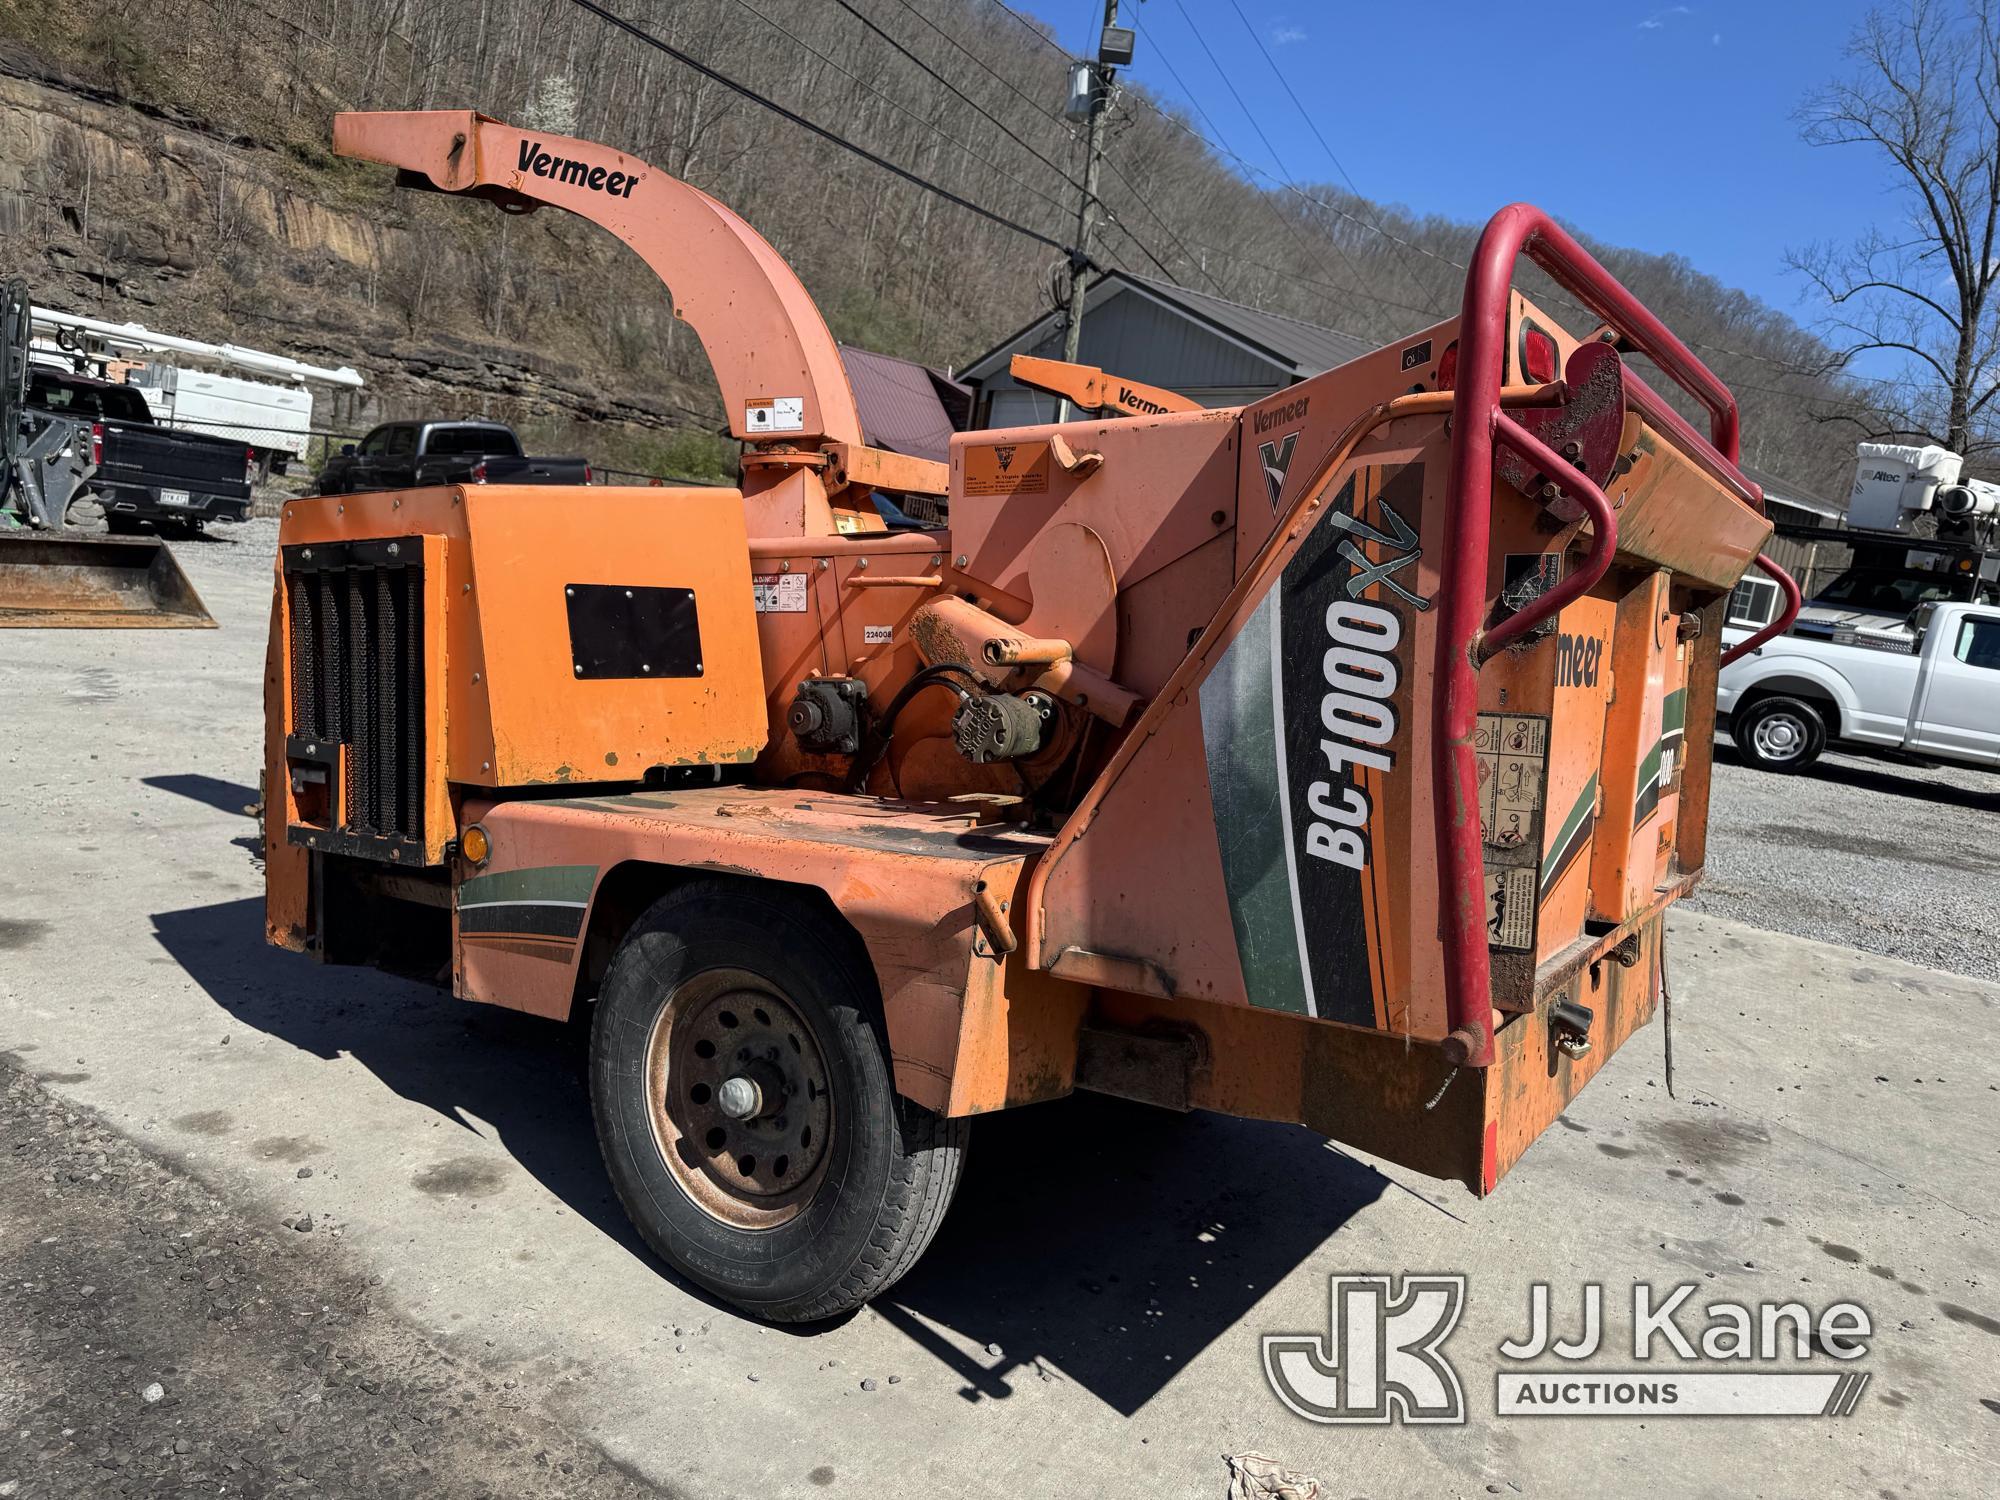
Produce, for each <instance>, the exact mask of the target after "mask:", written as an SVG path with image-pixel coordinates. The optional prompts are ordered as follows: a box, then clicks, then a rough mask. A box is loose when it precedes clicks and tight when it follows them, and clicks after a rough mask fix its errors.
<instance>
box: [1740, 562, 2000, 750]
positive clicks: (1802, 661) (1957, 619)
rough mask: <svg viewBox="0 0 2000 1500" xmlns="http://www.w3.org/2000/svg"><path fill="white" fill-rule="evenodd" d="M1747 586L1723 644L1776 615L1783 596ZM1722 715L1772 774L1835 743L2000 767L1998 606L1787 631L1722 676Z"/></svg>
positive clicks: (1946, 608) (1953, 607) (1941, 607)
mask: <svg viewBox="0 0 2000 1500" xmlns="http://www.w3.org/2000/svg"><path fill="white" fill-rule="evenodd" d="M1746 584H1749V585H1750V586H1747V587H1742V588H1739V589H1738V591H1737V593H1736V594H1735V595H1734V596H1732V597H1731V599H1730V605H1729V619H1728V624H1727V627H1726V628H1725V630H1724V632H1723V641H1724V643H1725V644H1726V645H1733V644H1735V642H1737V641H1739V640H1742V639H1743V638H1744V637H1745V636H1748V635H1750V634H1752V633H1753V632H1754V631H1755V630H1756V629H1758V628H1759V627H1760V626H1762V625H1763V624H1765V623H1766V622H1768V621H1769V620H1771V619H1772V618H1774V614H1775V608H1776V601H1775V592H1776V591H1775V590H1772V595H1773V597H1772V598H1771V599H1768V600H1767V599H1765V598H1764V597H1763V596H1762V593H1761V589H1763V588H1769V587H1770V586H1769V585H1757V584H1755V583H1754V582H1753V581H1750V580H1746ZM1760 615H1761V618H1759V616H1760ZM1716 709H1717V712H1718V714H1719V715H1720V716H1725V717H1726V718H1727V719H1728V722H1729V733H1730V738H1731V739H1733V740H1734V741H1735V742H1736V748H1737V751H1738V752H1739V753H1740V754H1741V755H1742V757H1743V758H1744V760H1746V761H1748V762H1749V763H1750V764H1751V765H1753V766H1761V767H1762V768H1763V769H1765V770H1767V771H1797V770H1800V769H1802V768H1804V767H1806V766H1809V765H1811V764H1812V763H1813V762H1814V761H1815V760H1817V759H1818V758H1819V754H1820V752H1821V751H1822V750H1824V749H1825V748H1826V747H1827V746H1828V745H1829V744H1836V745H1852V746H1855V747H1857V748H1862V747H1866V748H1871V749H1879V750H1893V751H1901V752H1904V753H1906V754H1909V755H1914V756H1918V757H1921V758H1923V759H1927V760H1943V761H1958V762H1961V763H1963V764H1966V765H1975V766H2000V605H1995V604H1962V603H1936V604H1924V605H1920V606H1919V607H1918V608H1917V609H1916V610H1915V611H1914V612H1912V613H1911V614H1910V616H1909V617H1908V618H1907V619H1906V620H1904V621H1900V622H1898V621H1894V620H1888V619H1882V618H1879V617H1878V618H1867V617H1861V618H1857V619H1854V620H1853V621H1852V622H1851V623H1842V624H1839V625H1837V626H1836V627H1835V628H1834V629H1833V630H1832V631H1831V633H1830V634H1829V635H1827V636H1825V637H1820V638H1815V637H1811V636H1803V635H1799V634H1797V633H1794V634H1789V635H1781V636H1779V637H1778V638H1777V639H1776V640H1773V641H1769V642H1767V643H1766V644H1764V645H1762V646H1760V647H1758V648H1757V649H1756V650H1755V651H1753V652H1751V653H1750V654H1749V655H1748V656H1745V657H1743V658H1742V659H1741V660H1739V661H1737V662H1735V663H1733V664H1732V665H1730V666H1728V667H1725V668H1724V669H1723V671H1722V676H1721V680H1720V682H1719V684H1718V688H1717V693H1716Z"/></svg>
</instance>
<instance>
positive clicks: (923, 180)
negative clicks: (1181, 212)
mask: <svg viewBox="0 0 2000 1500" xmlns="http://www.w3.org/2000/svg"><path fill="white" fill-rule="evenodd" d="M570 4H572V5H574V6H576V7H578V8H579V9H581V10H587V11H589V12H590V13H591V14H592V15H594V16H596V17H597V18H598V19H599V20H600V21H603V22H604V23H605V24H607V25H609V26H614V27H616V28H617V29H618V30H620V31H622V32H624V33H626V34H627V35H628V36H631V37H633V38H635V39H636V40H638V41H641V42H644V43H645V44H646V45H647V46H649V47H652V48H654V49H655V50H656V51H660V52H664V53H665V54H666V55H667V56H669V57H671V58H672V59H673V60H674V61H675V62H677V63H680V64H681V65H682V66H683V67H687V68H692V69H693V70H694V71H695V72H697V73H699V74H701V75H702V77H704V78H706V79H709V80H710V81H711V82H714V83H719V84H721V85H722V86H723V87H724V88H726V89H728V90H729V91H730V92H731V93H734V94H737V95H740V96H741V97H742V98H745V99H748V100H749V101H750V102H751V103H753V104H757V105H761V106H762V107H763V108H765V109H768V110H769V111H771V113H772V114H774V115H777V116H778V117H779V118H780V119H783V120H789V121H790V122H791V123H792V124H794V125H796V126H798V127H799V128H800V129H801V130H806V131H810V132H811V133H812V134H813V135H816V136H818V137H819V138H820V139H821V140H823V141H826V142H827V143H828V144H830V145H834V146H838V147H839V148H840V149H841V150H843V151H846V152H848V153H850V154H852V155H854V156H858V157H860V158H861V159H862V160H863V161H865V162H868V163H869V164H870V165H872V166H877V167H880V168H881V169H882V170H883V171H885V172H889V173H892V174H893V175H895V176H897V177H900V178H901V179H902V180H903V181H905V182H907V183H909V184H910V185H911V186H912V187H917V188H921V189H923V190H924V191H925V192H927V193H930V194H932V195H933V196H935V197H938V198H942V199H943V200H944V201H945V202H947V203H950V204H954V205H956V206H957V207H959V208H962V209H964V210H965V211H966V212H967V213H971V214H977V215H978V216H979V217H980V218H982V219H985V220H986V221H987V222H989V223H992V224H997V225H999V226H1000V227H1001V228H1002V229H1010V230H1012V231H1013V232H1014V233H1015V234H1018V235H1020V236H1022V238H1024V239H1030V240H1033V241H1035V243H1036V244H1039V245H1046V246H1048V247H1049V248H1050V249H1051V250H1059V251H1061V252H1062V253H1063V254H1064V255H1069V254H1071V253H1072V247H1071V246H1069V245H1065V244H1064V243H1063V242H1062V241H1061V240H1059V239H1056V238H1055V237H1054V236H1052V235H1046V234H1043V233H1042V232H1041V231H1040V230H1039V229H1030V228H1029V227H1028V226H1027V225H1025V224H1022V223H1019V222H1017V221H1015V220H1013V219H1010V218H1008V217H1007V216H1006V215H1005V214H1001V213H996V212H995V211H994V210H992V209H990V208H987V207H986V206H985V205H984V204H980V203H975V202H973V201H972V200H971V199H970V198H967V197H964V196H963V195H961V194H958V193H954V192H953V191H952V190H951V189H950V188H947V187H940V186H939V185H938V184H937V183H935V182H932V181H931V180H930V179H929V178H927V177H922V176H919V175H918V174H917V173H915V172H912V171H911V170H910V169H909V168H908V167H903V166H898V165H897V164H896V163H895V162H893V161H890V160H889V159H888V158H887V157H885V156H881V155H879V154H877V153H876V152H873V151H870V150H869V149H868V148H867V147H866V146H862V145H857V144H856V143H855V142H853V141H850V140H848V139H847V137H845V136H843V135H840V134H839V133H838V132H836V131H833V130H829V129H828V128H827V127H826V126H824V125H821V124H820V123H818V122H817V121H816V120H809V119H807V118H806V117H805V116H804V115H802V114H800V113H799V112H798V111H797V110H793V109H787V108H786V107H785V106H784V105H782V104H780V103H778V102H777V101H776V100H775V99H771V98H769V97H767V96H766V95H763V94H760V93H758V92H757V91H756V90H755V89H753V88H751V87H749V86H748V85H747V84H742V83H738V82H737V81H736V80H735V79H734V78H731V77H729V76H728V75H727V74H726V73H721V72H718V71H717V70H716V69H714V68H711V67H710V66H709V65H708V64H707V63H705V62H702V61H700V60H699V59H698V58H694V57H690V56H689V55H688V54H687V53H685V52H683V51H681V50H680V49H679V48H678V47H675V46H673V45H672V44H670V43H667V42H663V41H661V40H660V39H659V38H658V37H656V36H654V35H653V34H652V33H651V32H650V31H647V30H645V29H644V28H642V27H639V26H635V25H634V24H633V23H632V22H630V21H628V20H626V19H625V18H624V17H623V16H620V15H617V14H615V13H614V12H612V11H609V10H606V9H605V8H604V7H603V6H601V5H599V4H597V3H596V0H570Z"/></svg>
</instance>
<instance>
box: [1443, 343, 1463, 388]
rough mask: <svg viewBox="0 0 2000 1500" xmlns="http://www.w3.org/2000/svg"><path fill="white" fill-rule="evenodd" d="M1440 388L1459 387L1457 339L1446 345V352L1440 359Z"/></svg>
mask: <svg viewBox="0 0 2000 1500" xmlns="http://www.w3.org/2000/svg"><path fill="white" fill-rule="evenodd" d="M1438 389H1439V390H1441V391H1451V390H1456V389H1458V340H1457V339H1453V340H1452V341H1451V342H1450V343H1449V344H1446V345H1445V346H1444V353H1443V355H1442V356H1440V357H1439V359H1438Z"/></svg>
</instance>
